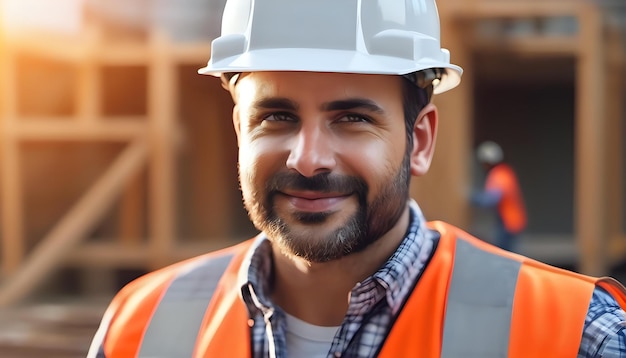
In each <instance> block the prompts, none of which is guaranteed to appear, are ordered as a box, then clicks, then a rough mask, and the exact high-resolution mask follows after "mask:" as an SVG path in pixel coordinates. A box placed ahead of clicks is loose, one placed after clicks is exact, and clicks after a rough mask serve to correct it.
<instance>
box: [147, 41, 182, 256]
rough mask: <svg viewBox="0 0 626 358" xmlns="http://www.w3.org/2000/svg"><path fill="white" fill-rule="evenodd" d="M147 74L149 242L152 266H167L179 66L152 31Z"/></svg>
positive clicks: (172, 224)
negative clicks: (177, 66)
mask: <svg viewBox="0 0 626 358" xmlns="http://www.w3.org/2000/svg"><path fill="white" fill-rule="evenodd" d="M150 41H151V48H152V50H153V51H152V55H151V61H150V63H149V69H148V71H149V74H148V121H149V133H150V142H151V153H152V155H151V158H150V169H149V198H150V201H149V204H148V205H149V208H148V210H149V224H148V225H149V234H148V236H149V238H150V250H151V254H152V261H153V262H152V266H153V268H158V267H160V266H162V265H164V264H165V263H168V262H169V260H168V255H169V252H170V250H171V249H172V243H173V240H174V237H175V235H176V223H175V222H176V217H175V215H176V214H175V213H176V200H175V192H174V191H175V188H176V186H175V179H176V178H175V173H174V164H175V158H174V140H173V139H174V137H175V134H176V132H175V126H174V120H175V117H176V112H177V101H176V98H177V91H178V83H177V82H176V70H177V69H176V66H175V65H174V62H173V61H172V59H171V56H172V54H171V53H170V51H171V49H170V46H169V40H168V39H167V37H166V36H165V35H164V34H162V33H159V32H158V31H157V30H153V32H152V34H151V38H150Z"/></svg>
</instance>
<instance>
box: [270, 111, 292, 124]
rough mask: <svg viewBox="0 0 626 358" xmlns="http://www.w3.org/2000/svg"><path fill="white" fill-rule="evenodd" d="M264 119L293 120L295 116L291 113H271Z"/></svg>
mask: <svg viewBox="0 0 626 358" xmlns="http://www.w3.org/2000/svg"><path fill="white" fill-rule="evenodd" d="M263 120H264V121H269V122H295V121H296V118H295V117H294V116H293V115H292V114H291V113H281V112H279V113H272V114H270V115H268V116H266V117H265V118H263Z"/></svg>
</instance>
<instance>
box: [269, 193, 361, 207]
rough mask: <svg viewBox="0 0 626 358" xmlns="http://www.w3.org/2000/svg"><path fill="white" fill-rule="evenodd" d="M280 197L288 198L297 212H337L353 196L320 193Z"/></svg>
mask: <svg viewBox="0 0 626 358" xmlns="http://www.w3.org/2000/svg"><path fill="white" fill-rule="evenodd" d="M279 195H280V196H283V197H284V198H286V199H287V201H288V202H289V204H290V205H291V206H292V207H293V208H294V209H296V210H297V211H307V212H327V211H335V210H337V209H339V205H340V204H341V203H342V202H344V201H345V200H346V199H347V198H348V197H350V196H351V194H341V193H320V192H289V193H285V192H281V193H280V194H279Z"/></svg>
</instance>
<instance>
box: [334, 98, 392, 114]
mask: <svg viewBox="0 0 626 358" xmlns="http://www.w3.org/2000/svg"><path fill="white" fill-rule="evenodd" d="M358 108H360V109H366V110H368V111H370V112H376V113H383V112H384V110H383V109H382V108H381V107H380V106H378V105H377V104H376V103H375V102H373V101H371V100H369V99H365V98H350V99H343V100H338V101H332V102H328V103H324V104H323V105H322V110H324V111H342V110H347V109H358Z"/></svg>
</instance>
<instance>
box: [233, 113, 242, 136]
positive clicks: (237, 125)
mask: <svg viewBox="0 0 626 358" xmlns="http://www.w3.org/2000/svg"><path fill="white" fill-rule="evenodd" d="M233 127H234V128H235V134H236V135H237V146H239V136H240V134H241V122H240V119H239V107H238V106H237V105H235V106H234V107H233Z"/></svg>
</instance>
